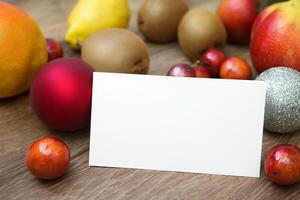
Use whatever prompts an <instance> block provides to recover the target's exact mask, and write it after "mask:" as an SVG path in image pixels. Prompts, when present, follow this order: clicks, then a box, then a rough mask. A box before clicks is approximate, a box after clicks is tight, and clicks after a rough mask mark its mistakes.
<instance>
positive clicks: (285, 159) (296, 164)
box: [264, 144, 300, 185]
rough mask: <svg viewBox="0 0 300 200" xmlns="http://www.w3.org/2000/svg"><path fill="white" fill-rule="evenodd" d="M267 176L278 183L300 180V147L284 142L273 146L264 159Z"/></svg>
mask: <svg viewBox="0 0 300 200" xmlns="http://www.w3.org/2000/svg"><path fill="white" fill-rule="evenodd" d="M264 169H265V174H266V176H267V177H268V178H269V179H270V180H271V181H272V182H274V183H276V184H278V185H291V184H294V183H297V182H300V149H299V148H298V147H296V146H294V145H290V144H282V145H277V146H275V147H273V148H272V149H271V150H270V151H269V152H268V153H267V155H266V158H265V161H264Z"/></svg>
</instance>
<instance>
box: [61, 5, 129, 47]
mask: <svg viewBox="0 0 300 200" xmlns="http://www.w3.org/2000/svg"><path fill="white" fill-rule="evenodd" d="M129 19H130V10H129V5H128V0H79V1H78V2H77V4H76V5H75V7H74V8H73V10H72V12H71V14H70V16H69V19H68V30H67V33H66V35H65V40H66V42H68V43H69V44H70V46H71V47H72V48H75V49H79V48H80V46H81V43H82V42H83V41H85V40H86V39H87V38H88V37H89V36H90V35H91V34H92V33H95V32H97V31H100V30H103V29H107V28H127V27H128V24H129Z"/></svg>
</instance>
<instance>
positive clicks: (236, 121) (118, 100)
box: [89, 72, 266, 177]
mask: <svg viewBox="0 0 300 200" xmlns="http://www.w3.org/2000/svg"><path fill="white" fill-rule="evenodd" d="M93 82H94V83H93V100H92V119H91V139H90V158H89V164H90V166H103V167H118V168H138V169H152V170H163V171H178V172H192V173H208V174H220V175H234V176H250V177H258V176H259V174H260V161H261V148H262V134H263V119H264V106H265V95H266V84H265V83H264V82H261V81H239V80H221V79H200V78H178V77H166V76H150V75H129V74H113V73H99V72H97V73H94V81H93Z"/></svg>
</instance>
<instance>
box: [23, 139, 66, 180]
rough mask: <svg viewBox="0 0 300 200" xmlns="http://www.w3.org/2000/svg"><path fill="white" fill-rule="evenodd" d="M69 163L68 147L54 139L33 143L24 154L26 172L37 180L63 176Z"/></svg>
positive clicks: (39, 140)
mask: <svg viewBox="0 0 300 200" xmlns="http://www.w3.org/2000/svg"><path fill="white" fill-rule="evenodd" d="M69 163H70V151H69V148H68V146H67V145H66V144H65V143H64V142H62V141H61V140H59V139H57V138H54V137H44V138H41V139H38V140H37V141H35V142H34V143H33V144H32V145H31V146H30V147H29V149H28V151H27V153H26V166H27V168H28V170H29V171H30V172H31V173H32V174H33V175H34V176H36V177H37V178H39V179H47V180H50V179H56V178H59V177H60V176H62V175H64V174H65V173H66V171H67V170H68V167H69Z"/></svg>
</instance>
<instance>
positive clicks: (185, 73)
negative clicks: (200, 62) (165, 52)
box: [167, 64, 196, 77]
mask: <svg viewBox="0 0 300 200" xmlns="http://www.w3.org/2000/svg"><path fill="white" fill-rule="evenodd" d="M167 76H177V77H195V76H196V74H195V71H194V69H193V68H192V67H191V66H190V65H188V64H176V65H174V66H173V67H171V68H170V69H169V71H168V72H167Z"/></svg>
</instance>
